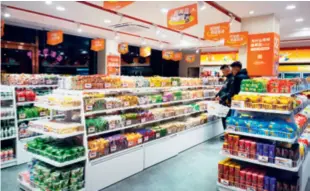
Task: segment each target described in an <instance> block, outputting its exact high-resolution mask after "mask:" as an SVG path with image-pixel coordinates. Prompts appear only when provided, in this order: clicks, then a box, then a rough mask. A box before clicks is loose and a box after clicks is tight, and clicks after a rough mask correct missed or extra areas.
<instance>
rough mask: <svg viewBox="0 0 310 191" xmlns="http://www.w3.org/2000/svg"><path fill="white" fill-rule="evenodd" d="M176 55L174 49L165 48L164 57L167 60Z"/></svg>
mask: <svg viewBox="0 0 310 191" xmlns="http://www.w3.org/2000/svg"><path fill="white" fill-rule="evenodd" d="M173 57H174V52H173V51H172V50H163V51H162V58H163V59H165V60H172V59H173Z"/></svg>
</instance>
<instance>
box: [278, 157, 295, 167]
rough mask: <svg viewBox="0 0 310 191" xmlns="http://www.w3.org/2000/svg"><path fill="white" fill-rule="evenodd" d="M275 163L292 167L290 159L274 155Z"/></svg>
mask: <svg viewBox="0 0 310 191" xmlns="http://www.w3.org/2000/svg"><path fill="white" fill-rule="evenodd" d="M275 164H276V165H278V166H284V167H289V168H292V166H293V161H292V159H287V158H281V157H276V158H275Z"/></svg>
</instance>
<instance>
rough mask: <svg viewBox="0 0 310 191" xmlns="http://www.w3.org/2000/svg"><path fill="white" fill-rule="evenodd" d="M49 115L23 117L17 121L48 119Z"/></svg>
mask: <svg viewBox="0 0 310 191" xmlns="http://www.w3.org/2000/svg"><path fill="white" fill-rule="evenodd" d="M48 118H49V116H44V117H32V118H25V119H18V120H17V122H18V123H19V122H24V121H33V120H41V119H48Z"/></svg>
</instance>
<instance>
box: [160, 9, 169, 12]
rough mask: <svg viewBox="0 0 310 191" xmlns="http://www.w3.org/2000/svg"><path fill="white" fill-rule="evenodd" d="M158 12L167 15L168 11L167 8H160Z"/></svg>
mask: <svg viewBox="0 0 310 191" xmlns="http://www.w3.org/2000/svg"><path fill="white" fill-rule="evenodd" d="M160 11H161V12H162V13H168V11H169V10H168V9H167V8H161V9H160Z"/></svg>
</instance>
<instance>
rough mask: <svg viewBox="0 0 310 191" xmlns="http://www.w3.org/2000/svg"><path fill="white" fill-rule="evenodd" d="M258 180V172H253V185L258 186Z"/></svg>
mask: <svg viewBox="0 0 310 191" xmlns="http://www.w3.org/2000/svg"><path fill="white" fill-rule="evenodd" d="M257 180H258V174H256V173H253V174H252V186H254V187H255V186H257Z"/></svg>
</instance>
